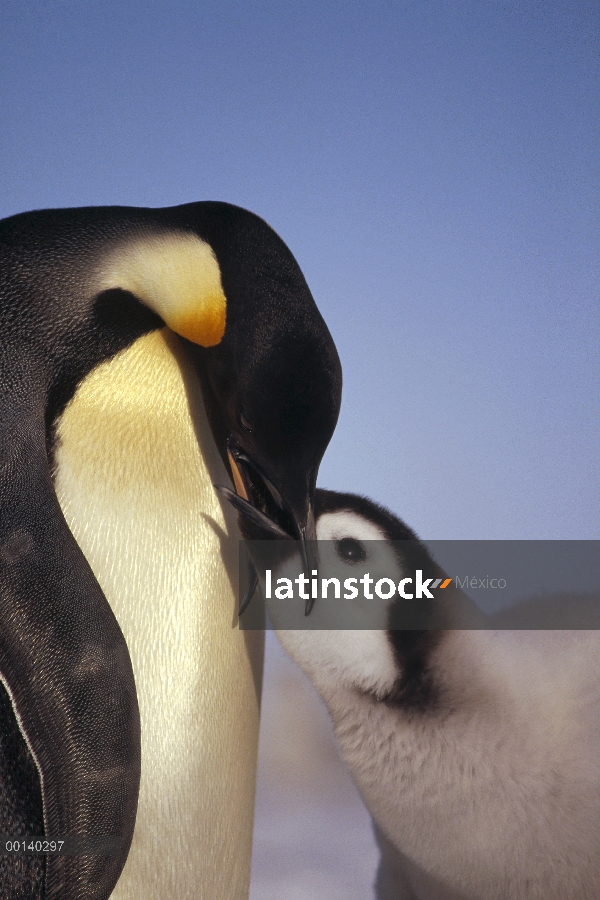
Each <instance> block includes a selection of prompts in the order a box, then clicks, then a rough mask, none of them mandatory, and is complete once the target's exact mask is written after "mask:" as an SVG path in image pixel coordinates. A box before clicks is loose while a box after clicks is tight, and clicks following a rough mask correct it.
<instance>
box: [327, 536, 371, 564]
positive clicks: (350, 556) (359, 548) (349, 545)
mask: <svg viewBox="0 0 600 900" xmlns="http://www.w3.org/2000/svg"><path fill="white" fill-rule="evenodd" d="M335 549H336V551H337V555H338V556H339V557H340V559H343V560H345V561H346V562H349V563H358V562H362V561H363V559H366V558H367V552H366V550H365V548H364V547H363V545H362V544H361V542H360V541H356V540H354V538H343V540H341V541H336V542H335Z"/></svg>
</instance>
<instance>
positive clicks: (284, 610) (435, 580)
mask: <svg viewBox="0 0 600 900" xmlns="http://www.w3.org/2000/svg"><path fill="white" fill-rule="evenodd" d="M240 608H241V609H243V612H242V613H241V615H240V628H243V629H257V628H259V629H262V628H265V627H267V626H266V624H265V623H266V622H268V626H269V627H274V628H277V629H313V630H322V629H343V630H352V629H397V630H419V631H420V630H440V629H471V628H483V629H510V630H513V629H586V630H589V629H597V628H600V541H383V540H381V541H357V540H355V539H349V538H344V539H341V540H339V541H314V542H308V543H306V544H301V543H300V542H296V541H291V540H290V541H242V542H240ZM266 612H268V618H267V616H266Z"/></svg>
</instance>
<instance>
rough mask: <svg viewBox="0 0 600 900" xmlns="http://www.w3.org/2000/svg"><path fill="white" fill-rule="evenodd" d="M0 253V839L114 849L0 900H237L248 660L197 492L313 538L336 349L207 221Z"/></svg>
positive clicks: (24, 229)
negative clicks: (226, 492) (234, 498)
mask: <svg viewBox="0 0 600 900" xmlns="http://www.w3.org/2000/svg"><path fill="white" fill-rule="evenodd" d="M0 258H1V264H0V321H1V323H2V337H1V340H0V367H1V378H2V381H1V383H2V391H1V396H0V422H1V429H0V441H1V444H2V455H1V459H2V469H1V474H0V591H1V603H0V678H1V680H2V684H3V686H4V687H3V689H0V833H1V834H4V835H9V836H14V837H17V836H20V837H23V836H31V835H36V836H46V837H47V838H49V839H50V838H54V837H57V838H58V837H63V836H72V835H77V836H87V837H89V836H94V835H95V836H108V837H112V838H114V839H116V850H115V852H114V855H112V856H109V855H102V856H99V855H90V848H89V847H88V853H87V855H86V853H85V852H84V853H83V855H82V854H81V853H80V854H79V855H57V854H50V855H46V856H45V857H44V856H20V857H10V856H6V855H4V856H0V896H1V897H2V898H3V900H20V898H39V900H50V898H57V900H58V898H60V900H104V898H107V897H109V896H112V897H113V898H117V900H141V898H143V900H166V898H169V900H170V898H172V897H176V898H177V900H188V898H189V900H191V898H194V900H196V898H207V900H208V898H210V900H243V898H244V897H246V896H247V889H248V881H249V855H250V845H251V828H252V808H253V794H254V766H255V756H256V738H257V717H258V695H259V688H260V685H259V682H260V668H259V667H260V652H261V650H260V641H257V640H254V641H253V640H252V636H250V635H248V634H244V633H242V632H240V631H239V629H237V627H236V613H235V610H236V607H237V596H236V584H237V581H236V578H237V539H238V534H237V531H236V528H235V523H234V521H232V518H231V513H230V512H229V511H228V510H227V511H225V510H224V509H223V508H222V501H221V500H220V499H219V497H218V495H217V494H216V493H215V491H214V489H213V483H215V482H221V483H222V482H223V480H224V478H225V477H226V468H227V469H228V470H229V471H230V473H231V475H232V478H233V483H234V485H235V487H236V489H237V491H238V492H239V493H240V494H241V495H242V497H243V498H244V502H246V501H247V502H250V503H252V504H255V505H256V506H257V507H259V508H260V509H262V510H263V512H264V513H268V514H269V516H270V517H271V518H274V519H275V521H276V522H277V523H278V526H279V527H280V528H282V529H283V531H284V532H285V533H289V534H290V535H291V536H294V537H297V538H300V539H302V540H305V539H306V538H310V537H314V518H313V500H314V491H315V483H316V476H317V469H318V465H319V462H320V459H321V457H322V454H323V452H324V449H325V447H326V445H327V443H328V441H329V439H330V437H331V434H332V432H333V429H334V427H335V423H336V419H337V415H338V409H339V403H340V392H341V371H340V364H339V360H338V356H337V353H336V350H335V347H334V344H333V341H332V339H331V336H330V334H329V332H328V330H327V327H326V326H325V323H324V322H323V319H322V318H321V316H320V314H319V312H318V310H317V308H316V306H315V304H314V301H313V299H312V297H311V294H310V291H309V289H308V287H307V285H306V282H305V280H304V278H303V276H302V273H301V271H300V269H299V267H298V265H297V263H296V262H295V260H294V258H293V256H292V255H291V253H290V251H289V250H288V249H287V247H286V246H285V245H284V244H283V242H282V241H281V240H280V239H279V238H278V237H277V235H276V234H275V233H274V232H273V231H272V230H271V229H270V228H269V227H268V226H267V225H266V224H265V223H264V222H263V221H262V220H261V219H259V218H257V217H256V216H254V215H252V214H251V213H249V212H247V211H245V210H242V209H240V208H238V207H234V206H231V205H228V204H224V203H212V202H205V203H194V204H190V205H185V206H180V207H175V208H171V209H161V210H151V209H133V208H124V207H107V208H88V209H71V210H47V211H40V212H32V213H26V214H22V215H17V216H14V217H12V218H10V219H6V220H4V221H3V222H2V223H0ZM138 701H139V715H138ZM140 724H141V734H140ZM140 747H141V756H140ZM140 758H141V780H140ZM138 785H139V803H138ZM136 806H137V822H136ZM134 826H135V828H134ZM84 849H85V848H84ZM105 852H107V851H105ZM124 867H125V868H124ZM121 873H122V875H121ZM120 875H121V877H120V878H119V876H120ZM117 882H118V883H117ZM115 885H116V887H115ZM113 891H114V892H113Z"/></svg>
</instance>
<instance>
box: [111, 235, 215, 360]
mask: <svg viewBox="0 0 600 900" xmlns="http://www.w3.org/2000/svg"><path fill="white" fill-rule="evenodd" d="M99 277H100V289H101V290H109V289H111V288H121V289H122V290H124V291H130V292H131V293H132V294H134V295H135V296H136V297H138V298H139V299H140V300H141V301H142V302H143V303H145V304H146V305H147V306H149V307H150V309H152V310H154V312H155V313H157V314H158V315H159V316H161V318H162V319H164V321H165V323H166V324H167V325H168V326H169V328H171V329H172V330H173V331H175V332H176V333H177V334H180V335H181V336H182V337H185V338H187V339H188V340H190V341H193V342H194V344H200V345H201V346H202V347H214V346H215V345H216V344H218V343H219V342H220V341H221V339H222V337H223V335H224V334H225V316H226V309H227V301H226V299H225V294H224V293H223V287H222V285H221V272H220V270H219V264H218V262H217V260H216V257H215V254H214V253H213V250H212V248H211V247H210V246H209V245H208V244H207V243H205V241H202V240H200V238H198V237H196V236H195V235H193V234H186V233H185V232H182V233H179V234H177V233H172V234H150V235H148V236H145V237H141V236H140V237H138V238H135V239H133V240H131V241H129V242H127V243H126V244H123V245H121V246H120V247H117V248H115V249H114V250H112V251H111V252H110V254H109V255H108V256H107V257H106V258H105V259H104V260H103V261H102V263H101V266H100V269H99Z"/></svg>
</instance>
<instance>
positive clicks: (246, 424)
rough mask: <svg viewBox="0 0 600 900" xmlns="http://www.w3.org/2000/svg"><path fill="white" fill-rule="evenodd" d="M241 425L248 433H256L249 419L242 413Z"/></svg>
mask: <svg viewBox="0 0 600 900" xmlns="http://www.w3.org/2000/svg"><path fill="white" fill-rule="evenodd" d="M240 425H241V426H242V428H244V429H245V430H246V431H249V432H250V433H252V432H253V431H254V428H253V427H252V425H251V424H250V422H249V421H248V419H247V418H246V416H245V415H244V413H243V412H241V413H240Z"/></svg>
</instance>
